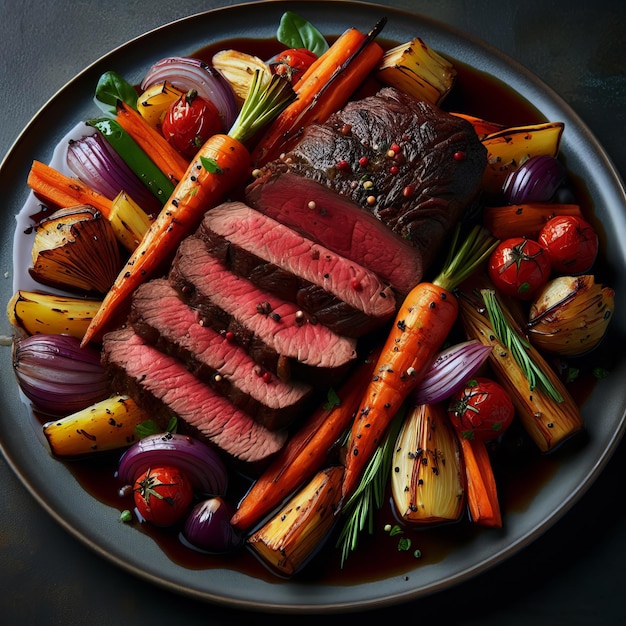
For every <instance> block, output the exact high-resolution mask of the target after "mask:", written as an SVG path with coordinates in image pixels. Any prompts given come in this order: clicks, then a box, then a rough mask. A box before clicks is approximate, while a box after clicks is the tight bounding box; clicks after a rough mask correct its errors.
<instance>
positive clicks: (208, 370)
mask: <svg viewBox="0 0 626 626" xmlns="http://www.w3.org/2000/svg"><path fill="white" fill-rule="evenodd" d="M129 319H130V323H131V325H132V327H133V328H134V330H135V332H136V333H137V334H138V335H140V336H141V337H142V338H143V339H144V340H146V341H147V342H148V343H150V344H151V345H153V346H155V347H156V348H158V349H159V350H161V351H162V352H165V353H166V354H169V355H171V356H174V357H176V358H178V359H180V360H181V361H182V362H183V363H184V364H185V365H186V367H187V369H188V370H189V371H191V372H192V373H193V374H195V375H196V376H197V377H198V378H200V379H201V380H202V381H204V382H205V383H207V384H208V385H210V386H211V387H212V388H213V389H214V390H215V391H217V392H218V393H220V394H221V395H223V396H225V397H227V398H228V399H229V400H230V401H231V402H232V403H233V404H234V405H235V406H237V407H239V408H241V409H243V410H244V411H245V412H246V413H248V414H249V415H250V416H251V417H253V418H254V419H255V420H256V421H257V422H260V423H261V424H263V425H264V426H267V427H268V428H269V429H270V430H276V429H278V428H282V427H285V426H288V425H289V424H290V423H291V422H292V421H293V420H294V419H295V418H296V416H297V415H298V413H299V412H301V411H303V410H304V407H305V405H306V402H307V400H308V399H309V398H310V396H311V394H312V387H311V386H310V385H308V384H306V383H303V382H298V381H295V382H291V383H285V382H283V381H281V380H280V379H279V378H278V377H277V376H276V375H274V374H272V373H270V372H269V371H267V370H266V369H264V368H262V367H261V366H260V365H259V364H258V363H256V362H255V361H254V360H253V359H252V358H251V357H250V355H248V354H247V353H246V352H245V351H244V350H243V349H242V348H241V347H240V346H238V345H237V344H236V343H234V342H232V341H228V339H227V338H226V337H224V335H223V334H220V333H218V332H217V331H215V330H214V329H212V328H210V327H208V326H203V325H202V324H200V323H199V317H198V314H197V312H196V311H194V310H193V309H192V308H190V307H189V306H187V304H185V303H184V302H183V301H182V300H181V298H180V296H179V294H178V292H177V291H176V290H175V289H174V288H173V287H172V285H171V284H170V283H169V282H168V281H167V280H166V279H164V278H157V279H154V280H151V281H148V282H147V283H144V284H143V285H141V286H140V287H139V289H137V291H136V292H135V293H134V294H133V300H132V306H131V311H130V318H129Z"/></svg>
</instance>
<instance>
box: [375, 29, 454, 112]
mask: <svg viewBox="0 0 626 626" xmlns="http://www.w3.org/2000/svg"><path fill="white" fill-rule="evenodd" d="M376 76H377V78H378V79H379V80H380V81H381V82H382V83H384V84H385V85H389V86H391V87H396V88H397V89H399V90H400V91H404V92H405V93H408V94H410V95H412V96H414V97H415V98H416V99H418V100H427V101H428V102H431V103H432V104H437V105H438V104H440V103H441V102H442V101H443V99H444V98H445V97H446V96H447V95H448V93H449V92H450V90H451V89H452V87H453V85H454V81H455V80H456V70H455V69H454V66H453V65H452V63H451V62H450V61H448V59H446V58H444V57H442V56H441V55H440V54H439V53H437V52H435V50H433V49H432V48H431V47H430V46H428V45H427V44H426V43H424V42H423V41H422V40H421V39H420V38H419V37H417V38H415V39H413V40H412V41H409V42H407V43H405V44H401V45H399V46H396V47H395V48H392V49H390V50H388V51H387V52H385V54H384V55H383V58H382V60H381V63H380V65H379V67H378V71H377V72H376Z"/></svg>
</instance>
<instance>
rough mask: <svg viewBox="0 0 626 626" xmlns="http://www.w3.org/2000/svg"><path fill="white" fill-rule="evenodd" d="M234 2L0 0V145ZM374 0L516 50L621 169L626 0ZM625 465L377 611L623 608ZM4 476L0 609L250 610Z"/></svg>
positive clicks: (200, 617)
mask: <svg viewBox="0 0 626 626" xmlns="http://www.w3.org/2000/svg"><path fill="white" fill-rule="evenodd" d="M227 4H235V3H230V2H219V1H215V0H205V1H202V2H201V1H184V2H183V1H178V2H176V1H172V0H168V1H165V0H150V1H148V2H146V0H143V1H141V2H139V1H137V0H108V1H107V2H102V1H100V2H96V1H94V0H55V1H54V2H52V1H50V2H43V1H36V2H34V1H22V2H13V1H9V0H0V15H2V20H1V21H0V49H1V52H2V61H1V63H2V65H0V68H1V69H0V76H1V77H2V83H1V88H0V97H1V98H2V106H1V108H0V111H1V115H2V123H1V124H0V156H3V155H4V154H5V153H6V152H7V151H8V150H9V148H10V146H11V144H12V143H13V141H14V140H15V139H16V138H17V136H18V134H19V132H20V131H21V129H22V128H23V127H24V126H25V125H26V124H27V122H28V121H29V119H30V118H31V117H32V116H33V115H34V114H35V113H36V112H37V111H38V109H39V108H40V107H41V106H42V105H43V104H44V103H45V102H46V101H47V100H48V98H50V97H51V96H52V95H54V93H55V92H56V91H57V90H58V89H59V88H60V87H62V86H63V85H64V84H65V83H66V82H67V81H68V80H69V79H71V78H72V77H73V76H74V75H75V74H77V73H78V72H79V71H80V70H82V69H83V68H84V67H85V66H87V65H88V64H90V63H91V62H92V61H95V60H96V59H98V58H99V57H100V56H101V55H103V54H104V53H106V52H108V51H109V50H111V49H113V48H114V47H116V46H118V45H120V44H122V43H124V42H125V41H127V40H129V39H131V38H134V37H136V36H138V35H140V34H142V33H143V32H145V31H146V30H149V29H152V28H154V27H157V26H160V25H162V24H165V23H167V22H169V21H171V20H174V19H177V18H180V17H185V16H188V15H191V14H193V13H197V12H200V11H205V10H208V9H211V8H214V7H218V6H224V5H227ZM380 4H390V5H393V6H397V7H400V8H405V9H410V10H413V11H415V12H419V13H422V14H424V15H427V16H429V17H431V18H434V19H437V20H440V21H443V22H447V23H449V24H451V25H453V26H454V27H457V28H459V29H462V30H464V31H466V32H469V33H471V34H473V35H475V36H478V37H480V38H481V39H483V40H485V41H486V42H488V43H490V44H491V45H493V46H495V47H496V48H498V49H500V50H501V51H503V52H505V53H506V54H508V55H510V56H511V57H513V58H514V59H516V60H517V61H519V62H521V63H522V64H523V65H525V66H526V67H527V68H528V69H530V70H531V71H533V72H534V73H535V74H536V75H538V76H539V77H540V78H541V79H543V80H544V82H546V83H547V84H548V85H549V86H550V87H552V88H553V89H554V90H555V91H557V92H558V93H559V94H560V95H561V96H562V97H563V98H564V99H565V100H566V101H567V102H568V103H569V104H570V105H571V106H572V107H573V109H574V110H575V111H576V112H577V113H578V114H579V115H580V116H581V118H582V119H583V120H584V121H585V122H586V124H587V125H588V126H589V128H590V130H591V131H592V133H593V134H594V135H595V136H596V137H597V138H598V139H599V141H600V143H601V144H602V145H603V146H604V148H605V149H606V151H607V153H608V154H609V156H610V158H611V159H612V160H613V162H614V163H615V165H616V167H617V169H618V171H619V172H621V174H622V176H623V175H624V173H626V132H625V130H624V128H625V122H626V119H625V118H626V113H625V109H626V56H625V55H624V42H625V40H626V3H623V2H610V1H606V0H598V1H595V2H590V1H587V2H584V1H571V0H570V1H567V0H558V1H548V0H525V1H519V2H510V3H509V2H503V1H502V0H500V1H491V0H490V1H484V2H465V3H461V2H457V1H454V0H422V1H409V0H396V1H393V2H380ZM3 384H7V381H3ZM8 384H13V381H9V382H8ZM1 418H2V416H0V419H1ZM625 476H626V447H625V445H624V444H622V445H621V446H620V447H618V449H617V451H616V453H615V455H614V457H613V458H612V460H611V461H610V462H609V464H608V466H607V467H606V469H605V471H604V472H603V474H602V475H601V476H600V478H599V479H598V480H597V482H596V483H595V484H594V485H593V487H592V488H591V489H590V490H589V492H588V493H587V494H586V495H585V496H584V497H583V498H582V500H581V501H580V502H579V503H578V504H577V505H575V506H574V508H573V509H572V510H571V511H570V512H569V513H567V514H566V516H565V517H564V518H563V519H562V520H560V521H559V522H558V523H557V524H556V525H555V526H554V527H553V528H552V529H551V530H549V531H548V532H547V533H546V534H545V535H544V536H543V537H541V538H540V539H539V540H538V541H536V542H535V543H534V544H532V545H531V546H530V547H528V548H526V549H525V550H523V551H522V552H521V553H520V554H518V555H516V556H515V557H513V558H512V559H510V560H508V561H507V562H506V563H504V564H502V565H500V566H498V567H496V568H494V569H492V570H491V571H489V572H487V573H485V574H482V575H481V576H479V577H478V578H476V579H475V580H473V581H471V582H469V583H466V584H463V585H461V586H460V587H457V588H455V589H453V590H451V591H448V592H445V593H443V594H439V595H435V596H432V597H429V598H426V599H423V600H420V601H418V602H415V603H412V604H409V605H401V606H398V607H394V608H387V609H384V610H381V611H369V612H368V613H369V614H370V615H371V616H372V618H374V619H380V620H385V621H386V622H387V623H390V622H391V621H392V620H395V621H397V622H398V623H401V622H400V621H402V622H407V621H410V622H417V621H418V622H420V623H431V624H432V623H441V621H444V622H445V623H450V624H462V625H470V624H479V623H480V624H483V625H490V624H507V625H515V624H528V623H529V622H532V623H534V624H535V625H537V626H539V625H542V624H551V625H553V626H558V625H560V624H567V625H579V624H580V625H583V624H584V625H587V624H594V625H602V624H622V623H625V622H624V619H625V618H626V602H625V596H624V571H625V567H624V562H625V560H626V520H625V519H624V514H623V512H622V508H623V506H622V499H623V493H624V477H625ZM0 477H1V479H2V487H1V488H0V622H2V623H6V624H11V625H12V624H35V623H37V624H67V625H74V624H84V623H88V624H90V625H91V626H97V625H100V624H107V625H109V624H116V623H117V624H131V623H132V624H173V623H176V624H196V623H197V624H200V623H202V624H206V623H209V624H227V623H229V624H233V623H235V624H239V623H243V622H244V621H248V620H249V619H250V618H253V616H251V615H250V614H246V613H242V612H236V611H231V610H228V609H224V608H221V607H214V606H210V605H206V604H202V603H199V602H197V601H194V600H190V599H188V598H183V597H179V596H177V595H174V594H172V593H169V592H166V591H163V590H161V589H158V588H155V587H153V586H151V585H149V584H147V583H145V582H143V581H141V580H138V579H136V578H134V577H133V576H130V575H129V574H127V573H125V572H123V571H120V570H119V569H118V568H116V567H115V566H113V565H111V564H110V563H108V562H106V561H104V560H102V559H100V558H99V557H97V556H96V555H95V554H93V553H92V552H91V551H90V550H89V549H88V548H86V547H85V546H83V545H82V544H81V543H79V542H77V541H76V540H75V539H73V538H72V537H70V536H69V535H68V534H67V533H66V532H65V531H64V530H62V529H61V528H60V527H59V526H58V525H57V524H56V522H54V521H53V520H52V519H51V518H50V517H49V516H48V514H47V513H46V512H45V511H44V510H43V509H41V507H40V506H39V505H38V504H37V503H36V502H35V501H34V500H33V498H32V497H31V496H30V495H29V494H28V492H27V491H26V489H25V488H24V487H23V486H22V485H21V483H20V482H19V481H18V479H17V478H16V477H15V476H14V474H13V473H12V471H11V470H10V469H9V468H8V466H7V465H6V463H5V462H4V460H2V459H0ZM265 619H267V617H266V618H265ZM270 619H272V620H273V621H274V622H275V623H278V624H282V623H288V622H292V620H298V622H299V623H305V624H306V623H314V622H315V623H317V622H318V620H324V621H329V620H330V621H333V620H336V621H337V622H338V623H339V621H340V620H341V621H342V622H343V621H344V620H346V619H355V618H354V617H353V618H350V617H347V616H339V617H337V618H333V617H331V616H317V617H315V616H310V617H309V616H297V617H287V616H276V617H271V618H270ZM357 619H358V617H357Z"/></svg>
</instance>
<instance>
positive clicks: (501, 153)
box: [482, 122, 565, 195]
mask: <svg viewBox="0 0 626 626" xmlns="http://www.w3.org/2000/svg"><path fill="white" fill-rule="evenodd" d="M564 128H565V124H563V123H562V122H546V123H544V124H534V125H529V126H514V127H508V128H505V129H503V130H501V131H498V132H495V133H492V134H490V135H487V136H486V137H485V138H484V139H483V140H482V143H483V145H484V146H485V148H487V167H486V169H485V175H484V177H483V189H484V190H485V192H487V193H488V194H490V195H498V194H499V193H500V191H501V189H502V185H503V184H504V181H505V179H506V177H507V176H508V175H509V174H510V173H511V172H513V171H515V170H516V169H517V168H518V167H519V166H520V165H521V164H522V163H524V161H526V160H528V159H529V158H530V157H533V156H538V155H548V156H552V157H556V156H557V155H558V153H559V147H560V145H561V136H562V135H563V130H564Z"/></svg>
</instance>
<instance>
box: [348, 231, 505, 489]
mask: <svg viewBox="0 0 626 626" xmlns="http://www.w3.org/2000/svg"><path fill="white" fill-rule="evenodd" d="M459 231H460V228H457V232H456V235H455V239H454V242H455V243H456V240H457V239H458V234H459ZM455 243H454V244H453V246H452V247H451V249H450V254H449V256H448V259H447V260H446V263H445V265H444V268H443V270H442V272H441V273H440V274H439V276H437V278H435V279H434V280H433V282H431V283H429V282H422V283H419V284H418V285H417V286H416V287H414V288H413V290H412V291H411V292H410V293H409V294H408V295H407V297H406V298H405V300H404V302H403V303H402V306H401V307H400V310H399V311H398V314H397V316H396V319H395V322H394V324H393V327H392V329H391V331H390V333H389V336H388V338H387V340H386V342H385V344H384V346H383V348H382V351H381V355H380V357H379V358H378V362H377V363H376V367H375V369H374V374H373V376H372V378H371V380H370V382H369V384H368V387H367V389H366V391H365V394H364V396H363V398H362V400H361V403H360V406H359V409H358V412H357V415H356V417H355V419H354V422H353V424H352V428H351V432H350V438H349V440H348V444H347V451H346V459H345V466H346V472H345V474H344V480H343V485H342V497H343V499H344V500H347V499H348V498H349V497H350V496H351V495H352V494H353V493H354V491H355V490H356V488H357V487H358V484H359V481H360V479H361V475H362V473H363V470H364V468H365V466H366V465H367V462H368V460H369V459H370V457H371V456H372V454H373V453H374V451H375V450H376V448H377V447H378V446H379V445H380V443H381V442H382V440H383V437H384V435H385V433H386V431H387V427H388V426H389V424H390V423H391V420H392V419H393V417H394V416H395V415H396V413H397V412H398V410H399V409H400V407H401V405H402V404H403V403H404V401H405V399H406V398H407V396H408V395H409V393H411V391H413V390H414V389H415V387H416V386H417V384H418V383H419V381H420V380H421V379H422V378H423V376H424V374H425V373H426V372H427V370H428V368H429V367H430V364H431V362H432V360H433V359H434V358H435V356H436V354H437V352H438V351H439V350H440V348H441V345H442V344H443V342H444V341H445V339H446V337H447V336H448V335H449V333H450V331H451V330H452V327H453V326H454V324H455V322H456V320H457V315H458V302H457V299H456V297H455V296H454V294H453V290H454V289H455V287H456V286H458V285H459V284H460V283H461V282H462V281H463V280H465V278H467V276H469V275H470V274H471V273H472V272H473V271H474V270H475V268H476V267H477V266H478V265H479V264H480V263H482V262H483V261H484V260H485V259H486V258H487V257H488V256H489V254H490V253H491V251H492V250H493V249H494V247H495V245H496V243H497V242H496V240H494V238H493V237H492V236H491V235H490V234H489V232H488V231H486V230H485V229H483V228H482V227H479V226H477V227H475V228H474V229H473V230H472V232H471V233H470V235H469V236H468V238H467V240H466V241H465V243H464V244H463V245H462V246H461V247H460V248H459V249H458V251H457V250H455V247H456V245H455Z"/></svg>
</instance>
